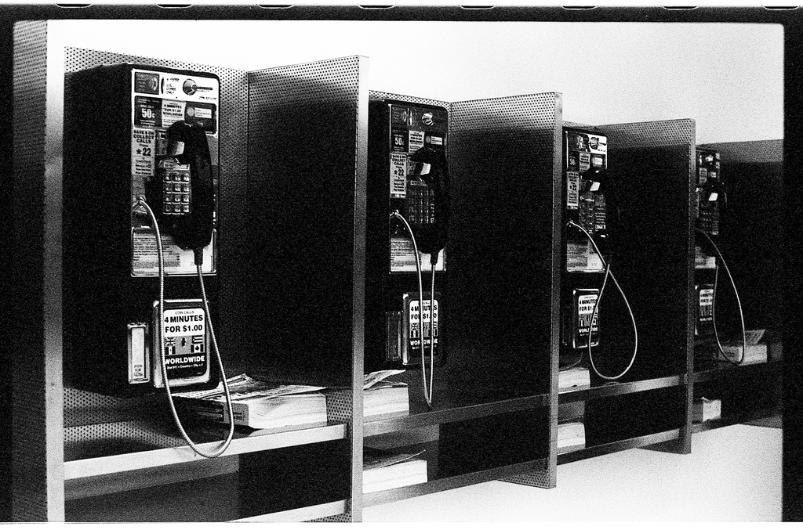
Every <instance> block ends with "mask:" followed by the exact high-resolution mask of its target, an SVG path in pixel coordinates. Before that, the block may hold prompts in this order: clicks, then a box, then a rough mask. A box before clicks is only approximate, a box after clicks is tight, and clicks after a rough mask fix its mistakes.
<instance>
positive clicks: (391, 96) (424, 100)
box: [368, 90, 452, 111]
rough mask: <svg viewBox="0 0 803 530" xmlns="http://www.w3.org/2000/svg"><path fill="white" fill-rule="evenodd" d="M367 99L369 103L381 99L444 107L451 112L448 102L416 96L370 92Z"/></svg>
mask: <svg viewBox="0 0 803 530" xmlns="http://www.w3.org/2000/svg"><path fill="white" fill-rule="evenodd" d="M368 97H369V98H370V100H371V101H378V100H383V99H395V100H397V101H403V102H405V103H411V104H420V105H437V106H440V107H446V110H447V111H448V110H451V106H452V104H451V103H449V102H448V101H441V100H439V99H429V98H420V97H417V96H405V95H402V94H394V93H393V92H383V91H381V90H371V91H370V92H368Z"/></svg>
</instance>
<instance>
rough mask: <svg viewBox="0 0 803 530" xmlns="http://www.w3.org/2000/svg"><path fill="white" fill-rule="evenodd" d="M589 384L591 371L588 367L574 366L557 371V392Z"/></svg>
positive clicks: (579, 388) (584, 386)
mask: <svg viewBox="0 0 803 530" xmlns="http://www.w3.org/2000/svg"><path fill="white" fill-rule="evenodd" d="M590 386H591V373H590V372H589V371H588V368H583V367H582V366H576V367H574V368H570V369H569V370H563V371H561V372H558V392H568V391H570V390H582V389H584V388H589V387H590Z"/></svg>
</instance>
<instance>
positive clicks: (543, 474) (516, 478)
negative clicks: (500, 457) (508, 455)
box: [499, 460, 555, 488]
mask: <svg viewBox="0 0 803 530" xmlns="http://www.w3.org/2000/svg"><path fill="white" fill-rule="evenodd" d="M533 467H535V468H536V469H534V470H533V471H532V472H530V473H522V474H520V475H513V476H510V477H505V478H501V479H499V480H500V481H501V482H510V483H511V484H519V485H521V486H533V487H536V488H553V487H555V483H554V481H551V480H550V477H551V475H550V472H549V464H548V462H547V461H546V460H544V461H541V462H536V463H535V464H534V466H533ZM538 468H540V469H538Z"/></svg>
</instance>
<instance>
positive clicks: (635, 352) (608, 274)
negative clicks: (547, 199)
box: [568, 221, 638, 381]
mask: <svg viewBox="0 0 803 530" xmlns="http://www.w3.org/2000/svg"><path fill="white" fill-rule="evenodd" d="M568 224H569V226H573V227H575V228H578V229H579V230H580V231H581V232H583V234H585V236H586V237H587V238H588V240H589V241H590V242H591V245H592V246H593V247H594V251H595V252H596V253H597V255H598V256H599V259H600V261H601V262H602V265H603V266H604V267H605V276H603V279H602V287H601V288H600V290H599V296H598V297H597V300H596V301H595V302H594V309H593V310H592V311H591V320H590V322H589V325H588V360H589V361H590V362H591V368H592V369H593V370H594V373H595V374H597V375H598V376H599V377H601V378H602V379H606V380H608V381H615V380H616V379H619V378H621V377H622V376H624V375H625V374H626V373H627V372H629V371H630V369H631V368H632V367H633V363H635V362H636V356H637V355H638V328H637V327H636V317H634V316H633V309H632V308H631V307H630V302H629V301H628V299H627V296H626V295H625V292H624V290H622V286H621V285H619V282H618V281H617V280H616V276H615V275H614V273H613V271H612V270H611V266H610V264H609V263H608V262H607V261H606V260H605V258H604V257H603V255H602V252H600V250H599V247H598V246H597V243H596V242H595V241H594V238H593V237H592V236H591V234H589V233H588V231H587V230H586V229H585V228H583V227H582V226H580V225H579V224H577V223H575V222H574V221H569V223H568ZM608 277H610V278H611V280H612V281H613V284H614V286H615V287H616V289H617V290H618V291H619V294H621V295H622V300H624V302H625V306H627V312H628V314H629V315H630V322H632V323H633V356H632V357H631V358H630V363H628V365H627V368H625V369H624V370H623V371H622V372H621V373H619V374H617V375H614V376H610V375H605V374H601V373H600V372H599V370H597V366H596V365H595V364H594V354H593V353H592V350H591V324H592V323H593V322H594V318H596V316H597V310H598V309H599V304H600V302H601V301H602V295H603V294H604V293H605V287H606V286H607V285H608Z"/></svg>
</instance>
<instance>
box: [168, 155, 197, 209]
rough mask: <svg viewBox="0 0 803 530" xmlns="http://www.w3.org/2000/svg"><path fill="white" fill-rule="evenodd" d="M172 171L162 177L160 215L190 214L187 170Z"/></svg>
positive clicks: (190, 193) (179, 168) (177, 168)
mask: <svg viewBox="0 0 803 530" xmlns="http://www.w3.org/2000/svg"><path fill="white" fill-rule="evenodd" d="M172 169H173V171H169V172H167V171H166V172H164V173H163V175H162V213H163V214H164V215H186V214H189V213H190V203H191V202H190V197H191V196H192V192H191V190H190V185H189V181H190V175H189V168H188V167H187V168H186V169H184V168H183V167H181V166H177V167H173V168H172Z"/></svg>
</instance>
